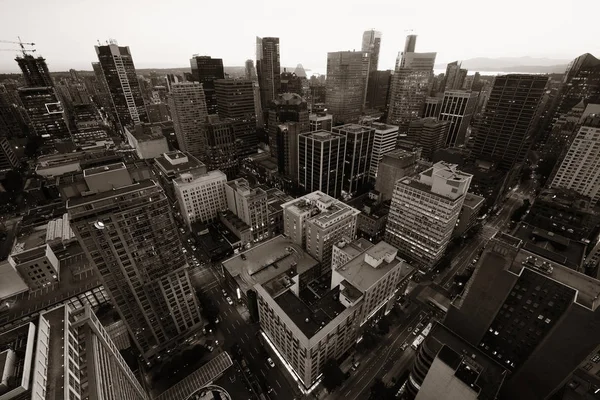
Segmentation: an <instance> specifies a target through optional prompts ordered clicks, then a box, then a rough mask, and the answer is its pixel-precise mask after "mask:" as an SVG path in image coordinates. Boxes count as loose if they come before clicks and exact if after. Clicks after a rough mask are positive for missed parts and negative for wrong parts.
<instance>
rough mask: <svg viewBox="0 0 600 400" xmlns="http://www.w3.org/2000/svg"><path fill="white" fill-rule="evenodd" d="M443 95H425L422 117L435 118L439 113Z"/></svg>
mask: <svg viewBox="0 0 600 400" xmlns="http://www.w3.org/2000/svg"><path fill="white" fill-rule="evenodd" d="M443 100H444V98H443V97H440V96H435V97H426V98H425V107H424V108H423V114H422V117H423V118H436V119H437V117H438V116H439V115H440V109H441V107H442V101H443Z"/></svg>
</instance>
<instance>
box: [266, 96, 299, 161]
mask: <svg viewBox="0 0 600 400" xmlns="http://www.w3.org/2000/svg"><path fill="white" fill-rule="evenodd" d="M265 114H266V116H267V126H268V134H269V149H270V150H271V156H272V157H275V158H279V144H278V141H277V131H278V127H279V125H281V124H283V123H286V122H295V123H297V124H298V125H299V126H298V128H297V129H298V130H299V132H308V131H309V129H310V125H309V122H308V105H307V104H306V101H305V100H304V99H303V98H302V97H301V96H300V95H298V94H296V93H282V94H279V95H277V96H276V97H275V98H274V99H273V101H271V103H270V104H269V108H268V109H265ZM292 145H293V143H292Z"/></svg>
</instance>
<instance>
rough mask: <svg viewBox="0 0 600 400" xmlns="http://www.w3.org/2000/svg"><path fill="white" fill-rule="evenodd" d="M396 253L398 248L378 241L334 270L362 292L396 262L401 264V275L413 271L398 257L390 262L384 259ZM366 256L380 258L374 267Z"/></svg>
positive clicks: (393, 266)
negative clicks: (379, 261)
mask: <svg viewBox="0 0 600 400" xmlns="http://www.w3.org/2000/svg"><path fill="white" fill-rule="evenodd" d="M397 253H398V249H396V248H395V247H394V246H392V245H391V244H389V243H386V242H379V243H377V244H376V245H374V246H372V247H370V248H369V249H367V250H365V251H363V253H362V254H361V255H360V256H358V257H355V258H354V259H352V260H350V261H348V262H347V263H346V264H344V265H342V266H340V267H338V268H337V269H336V272H337V273H339V274H340V275H342V276H343V277H344V279H346V281H348V282H349V283H350V284H351V285H352V286H354V287H355V288H356V289H358V290H360V291H361V292H363V293H364V292H366V291H367V290H368V289H369V288H370V287H371V286H373V285H374V284H375V283H376V282H378V281H379V280H380V279H381V278H383V277H384V276H385V275H386V274H387V273H388V272H390V271H391V270H392V269H394V268H396V267H397V266H398V264H402V265H401V267H400V268H401V274H402V275H403V277H404V276H407V275H408V274H410V273H411V272H412V271H413V268H412V267H411V266H410V265H408V264H407V263H405V262H404V260H402V259H400V258H397V257H394V258H393V259H392V261H391V262H387V261H386V260H385V259H384V257H390V256H392V255H394V254H397ZM367 256H369V257H373V258H374V259H377V260H381V263H380V264H379V265H378V266H376V267H374V266H373V265H371V264H369V263H368V262H367V261H365V258H366V257H367Z"/></svg>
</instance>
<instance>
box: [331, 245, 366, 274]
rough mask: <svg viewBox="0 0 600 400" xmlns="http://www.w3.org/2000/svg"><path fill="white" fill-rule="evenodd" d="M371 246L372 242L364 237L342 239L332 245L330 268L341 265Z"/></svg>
mask: <svg viewBox="0 0 600 400" xmlns="http://www.w3.org/2000/svg"><path fill="white" fill-rule="evenodd" d="M371 247H373V243H371V242H369V241H368V240H367V239H365V238H358V239H355V240H350V239H348V238H344V239H342V240H341V241H339V242H338V243H336V244H334V245H333V248H332V251H331V269H333V270H335V269H337V268H338V267H341V266H342V265H344V264H346V263H347V262H348V261H350V260H352V259H354V258H356V257H358V256H359V255H360V254H361V253H362V252H363V251H365V250H367V249H370V248H371Z"/></svg>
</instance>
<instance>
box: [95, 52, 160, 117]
mask: <svg viewBox="0 0 600 400" xmlns="http://www.w3.org/2000/svg"><path fill="white" fill-rule="evenodd" d="M95 48H96V54H97V55H98V61H99V62H100V66H101V67H102V72H103V74H104V79H105V81H106V84H107V86H108V89H109V91H110V97H111V99H112V103H113V106H114V109H115V113H116V116H117V120H118V123H119V125H120V128H121V129H123V128H124V127H125V126H127V125H131V124H139V123H140V122H148V116H147V115H146V108H145V106H144V99H143V97H142V90H141V88H140V83H139V81H138V78H137V73H136V71H135V65H134V64H133V57H132V56H131V51H130V50H129V47H128V46H119V45H117V42H116V41H111V42H110V44H107V45H104V46H95Z"/></svg>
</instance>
